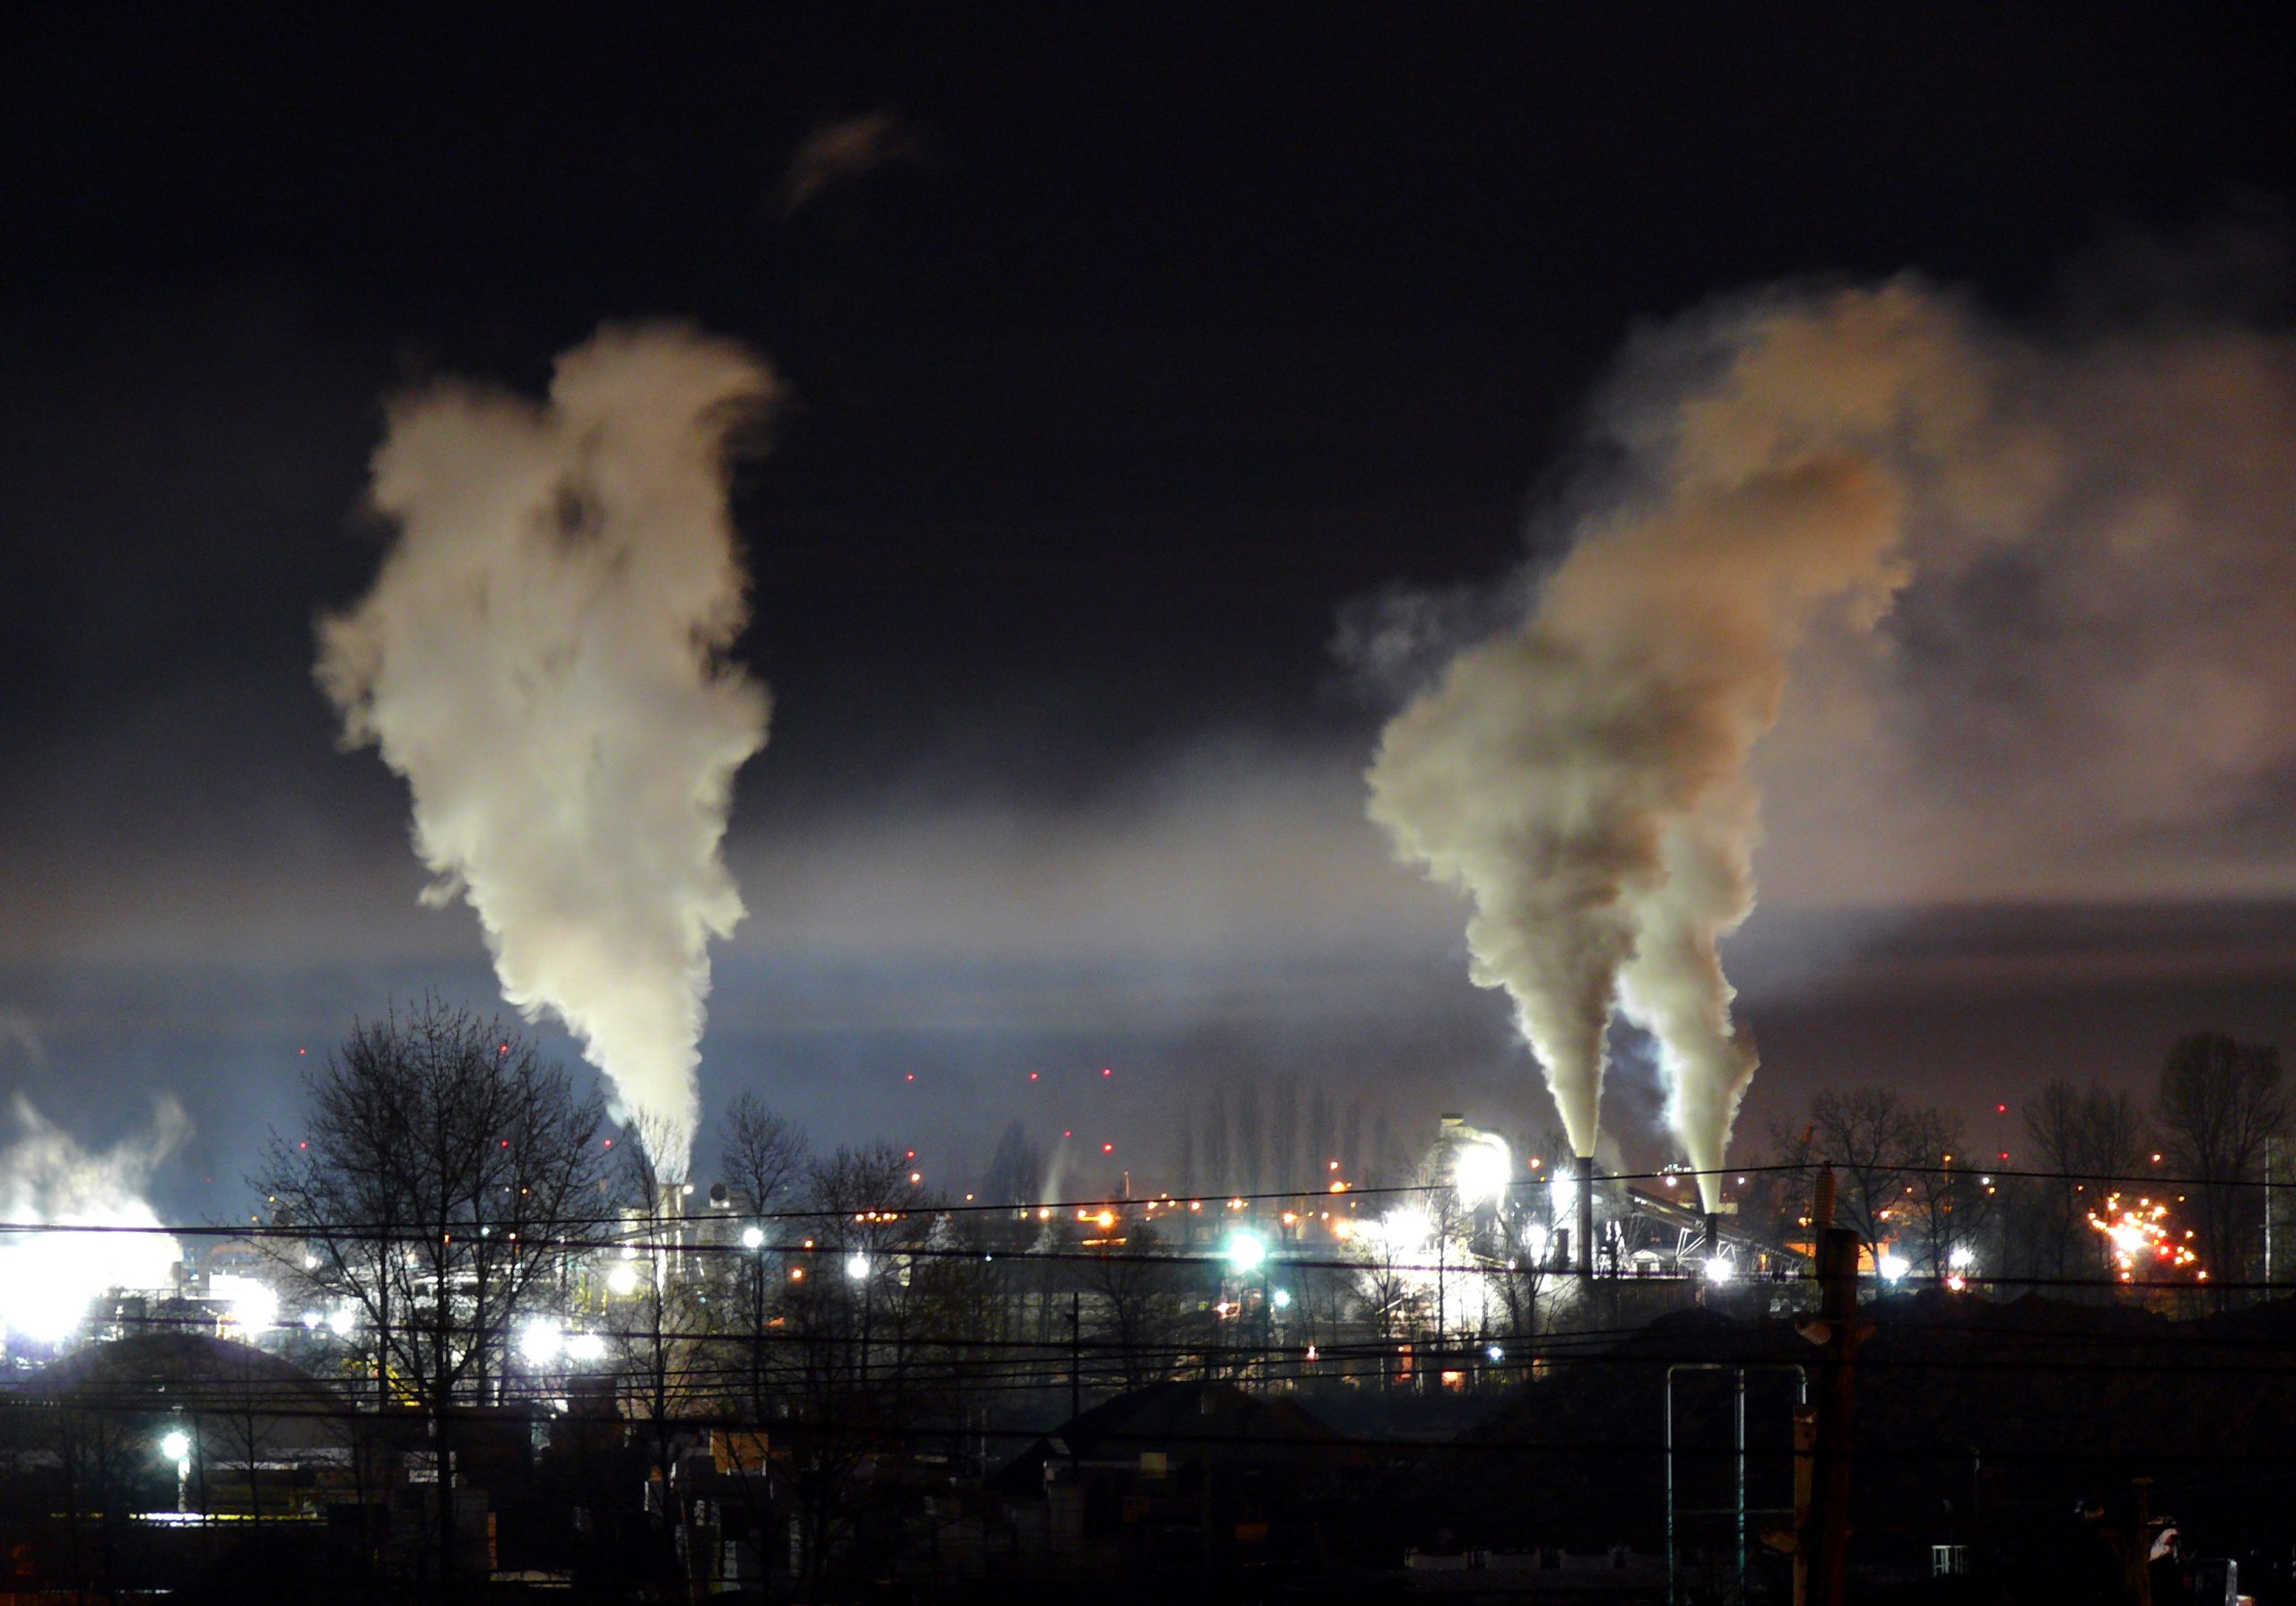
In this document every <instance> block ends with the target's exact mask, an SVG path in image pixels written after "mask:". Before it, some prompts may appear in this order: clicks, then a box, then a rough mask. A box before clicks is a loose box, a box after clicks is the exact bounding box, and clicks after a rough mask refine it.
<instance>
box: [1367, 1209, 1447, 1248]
mask: <svg viewBox="0 0 2296 1606" xmlns="http://www.w3.org/2000/svg"><path fill="white" fill-rule="evenodd" d="M1379 1237H1381V1239H1382V1240H1384V1241H1385V1243H1386V1245H1387V1253H1388V1254H1392V1255H1394V1256H1396V1258H1397V1259H1399V1260H1420V1259H1422V1258H1424V1257H1425V1255H1426V1254H1427V1252H1428V1248H1429V1246H1431V1244H1433V1243H1434V1241H1435V1218H1434V1217H1432V1216H1431V1215H1429V1214H1428V1213H1427V1212H1426V1211H1423V1210H1422V1209H1421V1208H1420V1207H1419V1206H1417V1205H1415V1204H1398V1205H1396V1207H1395V1209H1393V1210H1391V1211H1388V1212H1387V1214H1386V1215H1384V1216H1382V1217H1380V1218H1379Z"/></svg>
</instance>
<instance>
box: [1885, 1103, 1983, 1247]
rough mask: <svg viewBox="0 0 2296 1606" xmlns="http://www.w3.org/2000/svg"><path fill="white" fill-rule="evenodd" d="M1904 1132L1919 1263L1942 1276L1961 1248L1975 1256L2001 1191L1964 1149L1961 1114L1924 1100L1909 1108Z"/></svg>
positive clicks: (1908, 1207) (1911, 1220) (1908, 1203)
mask: <svg viewBox="0 0 2296 1606" xmlns="http://www.w3.org/2000/svg"><path fill="white" fill-rule="evenodd" d="M1905 1135H1906V1140H1907V1153H1906V1161H1907V1168H1906V1187H1907V1189H1908V1192H1907V1193H1906V1194H1904V1195H1903V1197H1904V1200H1905V1205H1906V1218H1907V1225H1908V1227H1909V1228H1910V1229H1911V1230H1910V1232H1909V1235H1908V1236H1909V1238H1910V1240H1911V1242H1912V1246H1913V1247H1914V1248H1915V1249H1916V1250H1917V1251H1918V1254H1919V1259H1918V1262H1917V1263H1918V1264H1919V1265H1921V1266H1922V1267H1923V1268H1924V1269H1925V1270H1926V1272H1928V1274H1929V1275H1930V1276H1932V1277H1938V1278H1942V1277H1944V1276H1946V1275H1947V1274H1948V1273H1949V1272H1952V1270H1953V1269H1954V1268H1955V1266H1956V1265H1957V1264H1958V1263H1959V1260H1960V1258H1961V1254H1962V1252H1964V1251H1966V1252H1967V1253H1968V1254H1970V1255H1971V1256H1974V1254H1975V1253H1976V1250H1977V1245H1978V1241H1979V1238H1980V1237H1982V1236H1983V1234H1984V1231H1985V1228H1986V1226H1987V1222H1988V1221H1989V1220H1991V1219H1992V1216H1993V1206H1994V1202H1995V1201H1996V1199H1997V1198H1998V1197H1999V1195H1998V1194H1996V1193H1995V1192H1993V1191H1992V1189H1993V1186H1994V1185H1993V1184H1992V1183H1991V1182H1989V1181H1988V1180H1987V1177H1986V1176H1985V1175H1984V1174H1983V1168H1981V1167H1979V1166H1977V1165H1974V1164H1972V1163H1971V1161H1970V1156H1969V1155H1968V1154H1967V1153H1966V1152H1964V1150H1965V1149H1966V1146H1967V1145H1966V1132H1965V1129H1964V1127H1963V1126H1962V1124H1961V1117H1959V1116H1951V1115H1948V1114H1946V1113H1945V1112H1944V1110H1941V1109H1938V1108H1936V1107H1934V1106H1929V1105H1924V1106H1921V1107H1918V1108H1915V1109H1912V1110H1909V1111H1908V1112H1907V1116H1906V1134H1905ZM1895 1213H1896V1212H1895V1211H1892V1215H1893V1216H1894V1215H1895Z"/></svg>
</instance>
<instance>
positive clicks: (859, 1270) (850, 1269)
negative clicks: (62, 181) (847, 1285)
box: [845, 1254, 869, 1282]
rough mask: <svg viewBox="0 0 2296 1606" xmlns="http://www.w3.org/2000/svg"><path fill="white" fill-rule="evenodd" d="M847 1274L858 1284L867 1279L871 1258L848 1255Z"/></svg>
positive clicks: (846, 1262)
mask: <svg viewBox="0 0 2296 1606" xmlns="http://www.w3.org/2000/svg"><path fill="white" fill-rule="evenodd" d="M845 1274H846V1275H847V1276H848V1277H850V1278H851V1279H852V1280H854V1281H856V1282H858V1281H860V1280H862V1279H863V1278H864V1277H866V1276H867V1275H868V1274H869V1257H868V1256H867V1255H865V1254H848V1255H847V1256H846V1257H845Z"/></svg>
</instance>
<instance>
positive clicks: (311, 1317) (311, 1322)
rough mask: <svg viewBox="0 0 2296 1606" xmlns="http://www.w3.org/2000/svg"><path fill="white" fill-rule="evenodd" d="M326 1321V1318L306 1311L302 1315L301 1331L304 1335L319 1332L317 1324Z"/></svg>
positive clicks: (313, 1311)
mask: <svg viewBox="0 0 2296 1606" xmlns="http://www.w3.org/2000/svg"><path fill="white" fill-rule="evenodd" d="M324 1321H326V1317H325V1316H323V1315H319V1313H318V1312H317V1311H315V1310H307V1311H305V1312H304V1313H303V1331H304V1332H305V1333H317V1331H318V1330H319V1324H320V1323H321V1322H324Z"/></svg>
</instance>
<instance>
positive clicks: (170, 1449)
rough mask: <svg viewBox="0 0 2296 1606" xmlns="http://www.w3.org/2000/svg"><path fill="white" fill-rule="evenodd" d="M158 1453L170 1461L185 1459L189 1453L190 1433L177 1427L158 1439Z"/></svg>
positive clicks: (188, 1456)
mask: <svg viewBox="0 0 2296 1606" xmlns="http://www.w3.org/2000/svg"><path fill="white" fill-rule="evenodd" d="M160 1454H162V1455H164V1456H166V1457H167V1458H168V1459H169V1460H170V1461H185V1460H187V1459H189V1458H190V1455H191V1435H189V1434H188V1433H186V1432H185V1431H184V1430H183V1429H182V1428H176V1429H175V1430H174V1431H172V1432H170V1433H168V1434H166V1435H164V1436H163V1437H161V1440H160Z"/></svg>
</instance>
